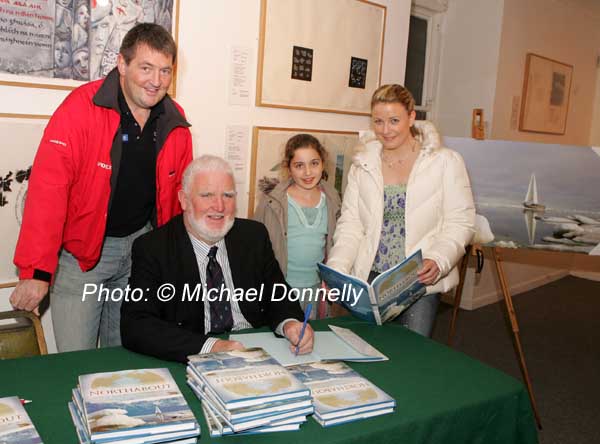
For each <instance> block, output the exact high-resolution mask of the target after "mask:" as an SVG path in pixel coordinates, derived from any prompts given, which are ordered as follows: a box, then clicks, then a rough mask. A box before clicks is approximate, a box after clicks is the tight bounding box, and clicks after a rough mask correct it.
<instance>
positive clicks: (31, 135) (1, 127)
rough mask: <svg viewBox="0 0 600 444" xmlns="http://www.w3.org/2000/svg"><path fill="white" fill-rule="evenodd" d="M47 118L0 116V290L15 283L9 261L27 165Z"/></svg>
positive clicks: (16, 236) (30, 115) (11, 256)
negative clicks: (1, 148)
mask: <svg viewBox="0 0 600 444" xmlns="http://www.w3.org/2000/svg"><path fill="white" fill-rule="evenodd" d="M48 119H50V116H43V115H33V114H3V113H0V134H3V139H4V144H5V145H6V147H7V149H6V150H5V152H4V153H3V156H2V158H1V160H0V238H1V239H2V248H0V288H3V287H10V286H14V285H15V284H16V281H18V276H17V271H16V268H15V266H14V265H13V263H12V259H13V254H14V252H15V246H16V245H17V238H18V236H19V230H20V228H21V220H22V217H23V208H24V206H25V198H26V197H27V185H28V183H29V175H30V173H31V165H32V164H33V158H34V157H35V153H36V151H37V148H38V145H39V143H40V140H41V139H42V133H43V132H44V128H45V127H46V124H47V123H48ZM8 147H10V149H8Z"/></svg>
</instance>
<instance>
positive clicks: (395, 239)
mask: <svg viewBox="0 0 600 444" xmlns="http://www.w3.org/2000/svg"><path fill="white" fill-rule="evenodd" d="M414 107H415V101H414V99H413V97H412V95H411V94H410V92H409V91H408V90H407V89H406V88H404V87H403V86H400V85H384V86H381V87H380V88H378V89H377V91H375V93H374V94H373V98H372V100H371V118H372V120H371V122H372V128H373V132H371V131H369V132H365V133H363V134H362V135H361V145H360V146H359V148H358V150H357V153H356V154H355V156H354V159H353V165H352V166H351V168H350V172H349V174H348V185H347V187H346V190H345V192H344V200H343V204H342V215H341V217H340V219H339V220H338V223H337V228H336V230H335V234H334V237H333V240H334V245H333V248H332V249H331V251H330V254H329V259H328V260H327V264H328V265H330V266H331V267H333V268H336V269H338V270H340V271H343V272H345V273H350V274H352V275H354V276H358V277H360V278H361V279H365V280H367V279H368V280H369V282H370V281H371V280H373V279H374V278H375V277H376V276H377V275H378V274H379V273H381V272H383V271H385V270H387V269H388V268H390V267H392V266H394V265H395V264H397V263H398V262H400V261H402V260H403V259H404V258H405V257H408V256H409V255H410V254H412V253H413V252H415V251H416V250H418V249H421V251H422V254H423V267H422V268H421V270H420V271H419V274H418V275H419V280H420V281H421V282H423V283H424V284H425V285H427V295H426V296H424V297H422V298H421V299H420V300H419V301H417V302H416V303H415V304H413V305H412V306H411V307H410V308H408V309H407V310H405V311H404V312H403V313H402V314H401V315H400V316H399V317H398V318H397V319H398V320H399V322H401V323H402V324H403V325H404V326H406V327H407V328H409V329H411V330H413V331H416V332H418V333H420V334H422V335H424V336H430V335H431V330H432V328H433V321H434V319H435V315H436V312H437V306H438V303H439V294H440V292H445V291H448V290H450V289H452V288H453V287H455V286H456V284H457V283H458V272H457V270H456V264H457V263H458V261H459V260H460V258H461V257H462V256H463V254H464V252H465V246H466V245H467V244H468V243H469V242H470V241H471V238H472V236H473V233H474V220H475V207H474V204H473V195H472V193H471V186H470V183H469V177H468V174H467V171H466V168H465V165H464V162H463V160H462V158H461V157H460V155H459V154H458V153H456V152H454V151H452V150H449V149H447V148H443V147H442V146H441V142H440V136H439V134H438V133H437V131H436V129H435V127H434V126H433V125H432V124H431V123H429V122H426V121H415V110H414Z"/></svg>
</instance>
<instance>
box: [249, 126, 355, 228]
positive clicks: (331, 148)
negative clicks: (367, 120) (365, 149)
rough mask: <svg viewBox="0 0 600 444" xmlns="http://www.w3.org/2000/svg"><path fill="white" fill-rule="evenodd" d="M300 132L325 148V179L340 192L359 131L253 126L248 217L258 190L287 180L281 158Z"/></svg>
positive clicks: (258, 194)
mask: <svg viewBox="0 0 600 444" xmlns="http://www.w3.org/2000/svg"><path fill="white" fill-rule="evenodd" d="M299 133H308V134H311V135H313V136H314V137H316V138H317V139H318V140H319V142H321V144H322V145H323V146H324V147H325V150H327V154H328V158H327V162H326V165H325V171H327V176H328V178H327V181H328V182H329V183H331V184H332V185H333V186H334V187H335V188H336V189H337V190H338V192H339V193H340V195H343V192H344V189H345V188H346V181H347V176H348V171H349V170H350V165H351V164H352V154H353V152H354V147H355V146H356V145H357V143H358V132H353V131H328V130H315V129H306V128H275V127H267V126H255V127H254V128H253V131H252V159H251V161H250V187H249V189H248V191H249V192H248V217H252V215H253V214H254V209H255V208H256V205H257V204H258V198H259V196H260V193H261V190H263V189H264V188H265V187H269V185H271V186H272V185H274V184H275V183H277V182H278V181H281V180H286V179H287V175H286V172H285V171H284V170H283V168H282V166H281V159H282V158H283V152H284V149H285V144H286V142H287V141H288V140H289V139H290V138H291V137H292V136H294V135H296V134H299Z"/></svg>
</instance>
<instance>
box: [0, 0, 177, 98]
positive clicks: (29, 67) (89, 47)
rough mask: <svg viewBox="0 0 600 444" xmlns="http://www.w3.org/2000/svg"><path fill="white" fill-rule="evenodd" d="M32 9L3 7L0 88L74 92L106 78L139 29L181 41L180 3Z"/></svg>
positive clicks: (80, 1)
mask: <svg viewBox="0 0 600 444" xmlns="http://www.w3.org/2000/svg"><path fill="white" fill-rule="evenodd" d="M29 3H31V2H2V3H1V4H0V25H1V26H0V43H2V46H3V48H4V47H5V46H6V50H3V51H2V54H0V85H7V86H20V87H30V88H46V89H58V90H72V89H74V88H76V87H77V86H79V85H81V84H82V82H87V81H90V80H96V79H100V78H102V77H105V76H106V74H108V72H110V71H111V70H112V69H113V68H114V67H115V66H116V62H117V54H118V52H119V48H120V46H121V41H122V40H123V37H124V36H125V34H126V33H127V31H129V30H130V29H131V28H132V27H133V26H135V25H136V24H138V23H144V22H151V23H158V24H160V25H162V26H163V27H164V28H165V29H167V30H168V31H169V32H171V33H172V34H173V36H174V37H175V40H177V34H178V26H179V20H178V18H179V0H144V1H140V0H120V1H115V0H112V1H111V0H56V1H43V2H35V3H36V5H35V6H36V8H37V9H36V10H35V11H34V12H32V10H31V5H29ZM175 77H176V76H174V77H173V83H172V84H171V88H170V91H169V93H170V94H171V95H173V96H174V95H175V84H176V82H175Z"/></svg>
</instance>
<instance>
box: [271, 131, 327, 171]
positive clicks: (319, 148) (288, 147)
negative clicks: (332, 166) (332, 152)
mask: <svg viewBox="0 0 600 444" xmlns="http://www.w3.org/2000/svg"><path fill="white" fill-rule="evenodd" d="M300 148H312V149H314V150H315V151H316V152H317V153H318V154H319V157H320V158H321V162H322V163H323V175H322V179H324V180H327V171H326V169H325V167H326V164H327V157H328V156H327V151H326V150H325V147H324V146H323V145H321V142H319V139H317V138H316V137H315V136H312V135H310V134H296V135H295V136H293V137H292V138H290V140H288V141H287V143H286V144H285V150H284V152H283V160H282V161H281V165H282V166H283V169H284V170H285V171H289V168H290V162H291V161H292V158H293V157H294V154H295V153H296V150H297V149H300Z"/></svg>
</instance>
